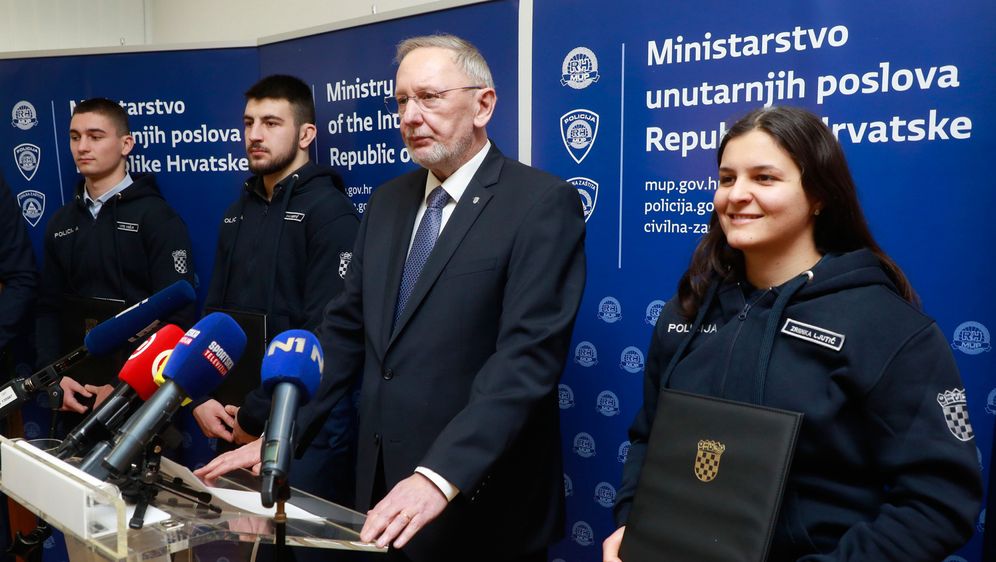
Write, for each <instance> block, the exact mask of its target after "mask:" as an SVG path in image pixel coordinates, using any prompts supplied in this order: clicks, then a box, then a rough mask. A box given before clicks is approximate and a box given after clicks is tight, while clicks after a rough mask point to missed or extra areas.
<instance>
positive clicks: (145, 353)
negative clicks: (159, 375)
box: [54, 324, 183, 459]
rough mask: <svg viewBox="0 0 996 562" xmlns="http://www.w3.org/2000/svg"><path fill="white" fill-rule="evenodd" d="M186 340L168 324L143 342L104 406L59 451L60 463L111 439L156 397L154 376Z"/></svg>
mask: <svg viewBox="0 0 996 562" xmlns="http://www.w3.org/2000/svg"><path fill="white" fill-rule="evenodd" d="M182 336H183V330H182V329H180V327H179V326H177V325H175V324H167V325H165V326H163V327H162V328H160V329H159V331H158V332H156V333H154V334H152V336H151V337H150V338H149V339H147V340H145V341H144V342H142V345H140V346H138V348H137V349H136V350H135V352H134V353H132V354H131V357H129V358H128V361H127V362H126V363H125V364H124V366H123V367H122V368H121V372H120V373H118V379H119V380H121V382H120V383H119V384H118V385H117V387H115V388H114V391H113V392H112V393H111V394H110V395H109V396H108V397H107V399H106V400H104V402H103V403H101V405H100V406H99V407H98V408H96V409H95V410H94V411H92V412H90V414H89V415H88V416H87V417H86V418H84V419H83V421H82V422H80V424H79V425H77V426H76V427H75V428H74V429H73V430H72V431H71V432H69V435H67V436H66V438H65V439H64V440H63V441H62V445H60V446H59V448H58V449H56V451H55V453H54V455H55V456H56V457H58V458H60V459H67V458H69V457H72V456H75V455H78V454H80V453H81V452H83V451H85V450H87V449H89V448H90V447H92V446H93V445H94V444H96V443H97V442H98V441H103V440H107V439H111V438H112V437H113V436H114V432H115V431H116V430H117V429H118V427H120V426H121V424H122V423H123V422H124V420H125V419H126V418H127V417H128V416H129V415H131V413H132V412H133V411H134V410H135V408H137V407H138V405H139V404H141V403H142V402H144V401H146V400H148V399H149V397H151V396H152V395H153V393H155V391H156V388H157V387H156V384H155V381H154V380H153V372H154V371H155V370H156V367H157V365H158V364H161V363H162V362H163V360H164V359H165V358H166V357H167V356H168V355H169V352H170V351H171V350H172V349H173V347H174V346H176V343H177V342H178V341H180V338H181V337H182Z"/></svg>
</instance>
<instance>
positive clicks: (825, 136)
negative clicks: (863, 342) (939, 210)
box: [678, 106, 919, 318]
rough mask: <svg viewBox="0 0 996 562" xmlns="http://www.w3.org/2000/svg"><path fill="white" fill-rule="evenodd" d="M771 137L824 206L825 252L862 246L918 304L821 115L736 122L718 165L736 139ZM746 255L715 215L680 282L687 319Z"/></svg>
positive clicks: (819, 242)
mask: <svg viewBox="0 0 996 562" xmlns="http://www.w3.org/2000/svg"><path fill="white" fill-rule="evenodd" d="M754 130H759V131H763V132H765V133H767V134H768V135H770V136H771V138H772V139H774V140H775V142H776V143H778V146H780V147H781V148H782V149H783V150H785V152H787V153H788V155H789V156H790V157H791V158H792V161H793V162H795V165H796V166H797V167H798V168H799V171H800V172H802V188H803V190H804V191H805V192H806V195H807V196H809V198H810V199H811V200H813V201H816V202H818V203H819V205H820V214H819V215H817V216H815V217H813V218H814V219H815V224H814V228H813V238H814V240H815V242H816V248H817V249H818V250H819V251H820V252H821V253H827V252H839V253H844V252H850V251H854V250H858V249H861V248H867V249H869V250H871V252H872V253H873V254H875V256H876V257H878V260H879V262H881V264H882V267H883V268H884V269H885V271H886V273H887V274H888V275H889V277H890V278H891V280H892V281H893V283H895V285H896V289H898V291H899V294H900V295H902V297H903V298H904V299H906V300H907V301H909V302H911V303H914V304H918V303H919V299H918V298H917V296H916V293H915V292H914V291H913V287H912V286H911V285H910V283H909V281H908V280H907V279H906V276H905V275H904V274H903V271H902V270H901V269H900V268H899V266H898V265H896V263H895V262H894V261H892V259H891V258H890V257H889V256H888V255H886V253H885V251H883V250H882V248H880V247H879V245H878V243H877V242H875V238H874V237H873V236H872V233H871V231H870V230H869V228H868V223H867V221H866V220H865V215H864V213H863V212H862V211H861V205H860V203H859V202H858V191H857V188H856V187H855V185H854V179H853V178H852V177H851V171H850V169H849V168H848V166H847V159H846V158H845V157H844V151H843V149H841V147H840V143H839V142H837V139H836V138H835V137H834V136H833V133H831V132H830V129H829V128H828V127H827V126H826V124H824V123H823V121H822V120H821V119H820V118H819V117H817V116H816V115H814V114H812V113H810V112H809V111H806V110H805V109H801V108H798V107H784V106H783V107H779V106H774V107H768V108H761V109H755V110H754V111H751V112H750V113H748V114H747V115H745V116H743V117H742V118H740V119H739V120H738V121H737V122H736V123H734V124H733V125H732V126H731V127H730V130H729V131H728V132H727V133H726V136H724V137H723V140H722V142H721V143H720V145H719V150H718V151H717V152H716V162H717V164H722V161H723V151H724V150H726V145H727V143H729V142H730V141H731V140H733V139H735V138H737V137H739V136H741V135H745V134H747V133H749V132H751V131H754ZM742 268H743V254H742V253H741V252H740V251H739V250H736V249H734V248H732V247H730V245H729V244H728V243H727V241H726V234H724V233H723V229H722V228H720V225H719V218H718V216H717V215H716V212H715V211H713V213H712V217H711V218H710V220H709V233H708V234H706V235H705V237H704V238H702V241H701V242H699V245H698V246H697V247H696V248H695V252H694V253H693V254H692V262H691V264H690V265H689V267H688V271H686V272H685V274H684V275H683V276H682V277H681V281H679V283H678V300H679V302H680V303H681V312H682V315H683V316H685V317H686V318H695V313H696V312H697V311H698V307H699V305H700V304H701V302H702V299H703V297H704V295H705V292H706V289H707V288H708V285H709V283H710V282H711V279H712V277H713V276H715V275H719V276H720V277H727V276H729V275H731V274H736V273H737V272H739V271H742Z"/></svg>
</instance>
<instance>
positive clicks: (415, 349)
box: [198, 36, 585, 562]
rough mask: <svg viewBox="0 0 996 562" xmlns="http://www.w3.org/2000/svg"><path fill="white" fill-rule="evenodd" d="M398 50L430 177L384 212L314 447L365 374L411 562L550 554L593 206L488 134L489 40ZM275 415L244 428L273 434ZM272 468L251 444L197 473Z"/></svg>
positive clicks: (420, 178)
mask: <svg viewBox="0 0 996 562" xmlns="http://www.w3.org/2000/svg"><path fill="white" fill-rule="evenodd" d="M397 60H398V62H399V67H398V72H397V79H396V91H395V96H393V97H391V98H388V100H387V102H388V104H389V106H391V107H392V108H396V110H397V111H398V114H399V115H400V117H401V132H402V135H403V137H404V142H405V145H406V146H407V147H408V150H409V152H410V153H411V156H412V160H414V161H415V162H417V163H418V164H419V165H421V166H422V168H423V169H422V170H419V171H416V172H412V173H410V174H406V175H404V176H402V177H400V178H397V179H395V180H393V181H390V182H388V183H386V184H384V185H382V186H380V187H379V188H378V189H377V190H376V191H375V193H374V195H373V196H372V198H371V200H370V203H369V205H368V206H367V210H366V213H365V215H364V217H363V220H362V222H361V224H360V231H359V233H358V235H357V239H356V246H355V249H354V253H353V260H352V262H351V264H350V268H349V272H348V274H347V275H346V280H345V288H344V290H343V293H342V294H341V295H340V296H339V297H338V298H336V299H334V300H333V301H332V302H331V303H330V305H329V307H328V308H327V310H326V312H325V318H324V320H323V323H322V326H321V328H320V331H319V337H320V339H321V341H322V345H323V347H324V349H325V371H324V375H323V380H322V386H321V388H320V389H319V392H318V394H317V396H316V398H315V399H314V400H313V401H312V402H311V403H309V404H308V406H307V407H306V408H304V409H303V411H302V412H301V414H300V415H299V420H298V421H299V424H300V427H302V428H304V431H303V434H302V439H301V441H302V443H301V444H299V447H300V446H304V445H305V444H306V443H307V441H308V440H309V439H310V437H311V436H312V435H313V434H314V433H315V432H316V431H317V429H318V428H319V427H320V426H321V422H322V420H323V418H324V416H325V415H326V414H327V412H328V411H329V410H330V408H331V407H332V406H333V405H334V404H335V403H336V402H337V401H338V400H340V399H342V398H343V397H344V396H345V395H346V393H347V389H348V386H349V384H350V382H352V381H353V380H355V379H356V378H357V377H362V393H361V399H360V431H359V445H358V447H359V449H358V459H357V504H358V506H359V508H360V509H369V508H370V507H371V506H373V509H371V510H370V511H369V512H368V519H367V522H366V524H365V525H364V527H363V531H362V532H361V538H362V539H363V540H364V541H376V542H377V543H378V544H379V545H382V546H383V545H388V544H390V545H391V546H393V547H394V548H395V549H401V548H404V550H403V552H400V551H398V550H392V553H391V556H392V557H393V558H394V559H397V560H409V559H410V560H417V561H432V562H440V561H445V560H461V561H466V560H475V561H478V560H487V561H491V560H495V561H497V560H501V561H511V560H515V561H533V560H536V561H544V562H545V560H546V550H547V547H548V545H549V544H550V543H552V542H553V541H555V540H556V539H557V538H559V537H560V536H561V534H562V533H563V522H564V499H563V472H562V468H561V453H560V448H561V444H560V431H559V410H558V407H557V381H558V379H559V377H560V373H561V370H562V369H563V365H564V361H565V357H566V355H567V349H568V346H569V342H570V336H571V330H572V328H573V324H574V318H575V316H576V314H577V308H578V304H579V302H580V300H581V294H582V291H583V289H584V280H585V257H584V220H583V218H582V213H581V204H580V201H579V200H578V196H577V192H576V190H575V189H574V188H573V187H571V186H570V185H569V184H567V183H565V182H564V181H562V180H559V179H557V178H555V177H553V176H551V175H549V174H546V173H543V172H541V171H539V170H535V169H533V168H529V167H527V166H524V165H522V164H520V163H519V162H516V161H514V160H511V159H508V158H505V157H504V156H503V155H502V153H501V152H500V151H499V150H498V148H497V147H495V146H494V145H493V144H492V143H491V142H490V141H489V140H488V137H487V132H486V129H485V127H486V125H487V123H488V122H489V121H490V119H491V117H492V114H493V111H494V108H495V102H496V95H495V90H494V87H493V81H492V79H491V74H490V70H488V67H487V63H486V62H485V61H484V59H483V58H482V57H481V55H480V53H479V52H478V51H477V49H476V48H474V47H473V46H472V45H470V44H469V43H467V42H466V41H463V40H461V39H459V38H456V37H453V36H430V37H417V38H413V39H409V40H406V41H404V42H402V43H401V44H400V45H399V46H398V56H397ZM437 233H438V238H437ZM247 406H249V404H248V403H247ZM265 411H268V409H267V408H266V406H265V404H261V405H258V406H254V407H251V408H250V407H246V408H242V409H241V410H239V413H238V416H237V421H238V423H239V425H240V426H241V427H242V428H243V429H244V430H245V431H247V432H249V433H250V434H254V435H258V434H259V433H260V432H261V430H262V424H263V421H264V420H263V419H261V418H260V412H265ZM263 415H264V416H265V414H263ZM254 447H255V449H254ZM258 460H259V447H258V444H252V445H250V446H248V447H246V448H244V449H241V450H239V451H234V452H233V453H231V454H230V456H229V457H227V458H222V457H219V458H218V459H215V461H213V462H212V463H211V464H210V465H208V466H207V467H204V469H202V470H201V471H199V472H198V474H200V475H202V476H204V477H206V478H211V477H214V476H216V475H218V474H221V473H223V472H225V471H227V470H230V469H231V468H233V467H235V466H252V464H254V463H256V462H258Z"/></svg>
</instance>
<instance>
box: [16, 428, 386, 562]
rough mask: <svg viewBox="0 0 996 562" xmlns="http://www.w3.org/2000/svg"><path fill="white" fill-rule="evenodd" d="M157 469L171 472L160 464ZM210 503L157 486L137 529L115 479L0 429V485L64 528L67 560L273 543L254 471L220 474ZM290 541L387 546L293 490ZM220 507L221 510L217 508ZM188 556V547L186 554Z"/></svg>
mask: <svg viewBox="0 0 996 562" xmlns="http://www.w3.org/2000/svg"><path fill="white" fill-rule="evenodd" d="M162 472H163V476H164V477H167V478H172V477H174V476H179V475H173V474H170V473H169V470H168V469H167V467H166V465H164V467H163V471H162ZM216 486H217V488H218V489H219V490H220V491H219V490H215V492H216V494H215V495H214V497H213V499H212V501H211V505H212V506H215V508H214V509H209V508H206V507H204V506H202V505H198V504H197V503H196V502H193V501H189V500H187V499H184V498H180V497H177V496H173V495H172V494H170V493H168V492H165V491H164V492H161V493H159V494H158V495H157V496H156V498H155V500H154V501H153V502H152V505H151V507H150V508H149V510H148V512H147V513H146V515H145V524H144V525H143V526H142V528H140V529H132V528H129V520H130V519H131V516H132V514H133V512H134V507H130V506H128V505H126V503H125V501H124V500H123V499H122V497H121V492H120V490H119V489H118V487H117V486H115V485H114V484H111V483H107V482H102V481H100V480H97V479H96V478H93V477H91V476H90V475H89V474H86V473H84V472H82V471H81V470H79V469H78V468H76V467H75V466H73V465H72V464H70V463H67V462H64V461H62V460H59V459H57V458H55V457H53V456H52V455H50V454H48V453H46V452H45V451H43V450H41V449H38V448H37V447H35V446H33V445H31V444H30V443H28V442H27V441H24V440H22V439H8V438H6V437H3V436H0V490H2V491H3V492H4V493H5V494H7V495H8V496H10V497H11V498H13V499H14V500H15V501H17V502H18V503H20V504H21V505H23V506H25V507H26V508H27V509H29V510H30V511H32V512H33V513H35V514H36V515H38V516H39V517H40V518H42V519H44V520H45V521H46V522H47V523H48V524H49V525H51V526H52V527H54V528H56V529H59V530H60V531H62V532H63V533H64V534H65V535H66V544H67V547H68V550H69V554H70V559H71V560H72V561H73V562H78V561H90V560H111V561H120V562H125V561H127V562H138V561H139V560H141V561H146V562H147V561H156V562H160V561H162V562H169V561H170V560H171V557H172V559H173V560H185V559H187V558H184V556H183V555H182V554H181V555H180V556H172V555H176V554H180V553H183V552H184V551H187V552H188V553H189V551H190V549H192V548H193V547H196V546H200V545H205V544H208V543H211V542H217V541H228V542H248V543H272V542H273V536H274V525H273V520H272V517H271V516H270V515H267V514H264V512H263V511H262V506H258V507H254V506H253V505H251V504H252V502H251V501H243V503H239V501H236V500H238V499H240V498H241V499H242V500H248V499H252V496H253V494H255V502H256V504H257V505H258V501H259V500H258V497H259V478H258V477H257V476H254V475H253V474H252V473H250V472H248V471H245V470H241V471H237V472H235V473H232V474H229V475H228V476H227V477H223V478H221V479H219V481H218V483H217V484H216ZM288 506H293V508H296V509H293V510H292V509H290V507H289V509H288V516H289V519H288V521H287V534H286V541H287V545H289V546H298V547H300V546H307V547H314V548H330V549H345V550H357V551H368V552H381V553H383V552H386V549H381V548H378V547H377V546H376V545H373V544H368V543H361V542H360V538H359V532H360V529H361V528H362V527H363V522H364V520H365V518H366V517H365V516H364V515H363V514H361V513H358V512H355V511H353V510H351V509H347V508H345V507H342V506H340V505H336V504H334V503H331V502H328V501H325V500H323V499H321V498H317V497H315V496H312V495H310V494H307V493H305V492H302V491H300V490H296V489H292V491H291V498H290V501H289V502H288ZM217 508H220V511H221V512H220V513H218V512H217ZM188 556H189V554H188Z"/></svg>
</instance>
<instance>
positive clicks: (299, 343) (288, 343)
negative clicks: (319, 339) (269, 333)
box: [266, 336, 325, 372]
mask: <svg viewBox="0 0 996 562" xmlns="http://www.w3.org/2000/svg"><path fill="white" fill-rule="evenodd" d="M307 344H308V342H307V340H306V339H305V338H302V337H295V336H291V337H289V338H287V339H286V340H284V341H280V340H278V339H274V340H273V342H272V343H271V344H270V349H268V350H267V351H266V356H267V357H272V356H273V354H274V353H276V352H277V350H280V351H283V352H285V353H305V349H304V348H305V346H307ZM309 359H311V360H312V361H314V362H315V363H318V372H322V371H324V370H325V358H324V357H322V350H321V348H320V347H319V346H318V344H317V343H312V344H311V357H310V358H309Z"/></svg>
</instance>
